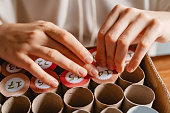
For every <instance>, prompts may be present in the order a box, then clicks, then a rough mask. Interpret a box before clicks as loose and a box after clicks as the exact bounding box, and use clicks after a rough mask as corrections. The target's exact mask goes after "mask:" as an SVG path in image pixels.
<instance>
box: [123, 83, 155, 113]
mask: <svg viewBox="0 0 170 113" xmlns="http://www.w3.org/2000/svg"><path fill="white" fill-rule="evenodd" d="M124 94H125V100H124V102H123V107H122V110H123V112H127V111H128V110H129V109H130V108H131V107H133V106H137V105H144V106H147V107H152V104H153V101H154V100H155V94H154V92H153V90H152V89H151V88H149V87H147V86H143V85H137V84H132V85H130V86H128V87H127V88H126V89H125V91H124Z"/></svg>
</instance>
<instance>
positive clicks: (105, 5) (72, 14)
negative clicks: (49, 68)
mask: <svg viewBox="0 0 170 113" xmlns="http://www.w3.org/2000/svg"><path fill="white" fill-rule="evenodd" d="M117 4H123V5H126V6H129V7H135V8H138V9H144V10H154V11H170V0H0V20H1V22H2V23H3V22H12V23H17V22H22V23H23V22H32V21H35V20H45V21H50V22H53V23H54V24H56V25H58V26H59V27H61V28H64V29H66V30H67V31H69V32H71V33H72V34H73V35H74V36H75V37H76V38H77V39H78V40H79V41H80V42H81V43H82V44H83V45H84V46H92V45H96V37H97V33H98V30H99V29H100V27H101V26H102V24H103V23H104V21H105V19H106V17H107V15H108V14H109V12H110V11H111V10H112V9H113V7H114V6H115V5H117ZM157 45H158V46H157ZM165 45H167V47H166V48H167V49H161V46H160V44H156V45H153V47H152V48H151V50H150V51H151V52H150V53H152V55H161V54H170V49H169V50H168V47H169V48H170V44H169V43H167V44H164V45H163V46H165ZM164 48H165V47H164ZM160 49H161V50H160ZM157 50H160V51H157ZM163 50H167V51H165V52H163ZM160 53H161V54H160Z"/></svg>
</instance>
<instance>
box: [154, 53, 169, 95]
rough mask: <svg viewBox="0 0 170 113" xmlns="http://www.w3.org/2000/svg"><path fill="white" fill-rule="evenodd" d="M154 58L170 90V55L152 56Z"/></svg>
mask: <svg viewBox="0 0 170 113" xmlns="http://www.w3.org/2000/svg"><path fill="white" fill-rule="evenodd" d="M152 60H153V62H154V64H155V67H156V69H157V71H158V72H159V74H160V76H161V78H162V80H163V81H164V83H165V85H166V86H167V88H168V91H169V92H170V55H166V56H157V57H152Z"/></svg>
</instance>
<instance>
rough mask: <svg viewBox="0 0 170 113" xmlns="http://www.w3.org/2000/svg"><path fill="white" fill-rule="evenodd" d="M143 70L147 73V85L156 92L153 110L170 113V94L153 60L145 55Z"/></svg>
mask: <svg viewBox="0 0 170 113" xmlns="http://www.w3.org/2000/svg"><path fill="white" fill-rule="evenodd" d="M140 66H141V67H142V69H143V70H144V73H145V83H144V84H145V85H146V86H149V87H150V88H152V89H153V91H154V92H155V96H156V98H155V101H154V103H153V108H154V109H156V110H157V111H158V112H159V113H170V94H169V92H168V90H167V88H166V86H165V84H164V82H163V81H162V79H161V77H160V75H159V73H158V72H157V70H156V68H155V66H154V64H153V62H152V60H151V58H150V57H149V56H148V55H145V57H144V59H143V60H142V62H141V65H140Z"/></svg>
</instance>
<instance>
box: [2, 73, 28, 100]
mask: <svg viewBox="0 0 170 113" xmlns="http://www.w3.org/2000/svg"><path fill="white" fill-rule="evenodd" d="M29 85H30V80H29V78H28V77H27V76H26V75H25V74H23V73H15V74H11V75H10V76H7V77H5V78H4V79H3V80H2V81H1V82H0V86H1V87H0V92H1V93H2V94H3V95H4V96H6V97H10V96H19V95H24V94H25V95H26V94H27V91H28V88H29Z"/></svg>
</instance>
